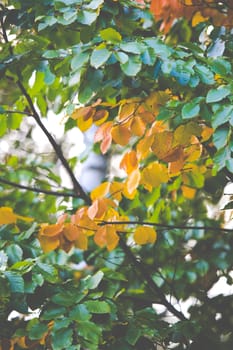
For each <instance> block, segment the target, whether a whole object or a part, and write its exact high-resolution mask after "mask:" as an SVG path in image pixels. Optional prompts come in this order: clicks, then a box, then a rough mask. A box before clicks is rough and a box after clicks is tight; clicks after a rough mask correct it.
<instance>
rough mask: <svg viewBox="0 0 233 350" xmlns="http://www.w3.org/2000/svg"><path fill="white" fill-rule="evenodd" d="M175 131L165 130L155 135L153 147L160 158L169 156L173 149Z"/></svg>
mask: <svg viewBox="0 0 233 350" xmlns="http://www.w3.org/2000/svg"><path fill="white" fill-rule="evenodd" d="M172 143H173V133H172V132H171V131H163V132H159V133H156V134H155V135H154V142H153V143H152V145H151V149H152V151H153V152H154V154H155V155H156V157H157V158H158V159H163V158H164V157H167V156H168V155H169V154H170V153H171V151H172V150H173V146H172Z"/></svg>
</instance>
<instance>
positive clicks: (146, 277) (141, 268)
mask: <svg viewBox="0 0 233 350" xmlns="http://www.w3.org/2000/svg"><path fill="white" fill-rule="evenodd" d="M120 247H121V248H122V250H123V252H124V253H125V255H126V256H127V257H128V259H129V260H130V261H131V262H132V263H133V265H134V266H135V267H136V272H137V273H138V274H139V275H140V277H141V278H142V280H143V281H145V282H146V284H147V285H148V287H149V288H150V290H151V291H152V292H153V293H154V294H155V295H156V297H158V298H159V301H160V303H161V304H162V305H164V306H165V307H166V308H167V310H168V311H170V312H171V313H172V314H173V315H174V316H176V317H177V318H178V319H179V320H182V321H185V320H186V317H185V316H184V315H183V314H182V312H180V311H178V310H177V309H176V308H175V307H174V306H173V305H172V304H171V303H169V301H168V300H167V299H166V297H165V295H164V294H163V292H162V289H161V288H160V287H158V286H157V284H155V282H154V281H153V279H152V277H151V275H150V274H149V273H148V270H147V268H146V266H145V265H144V264H143V263H142V261H139V260H138V259H137V258H136V257H135V255H134V254H133V253H132V251H131V249H130V248H129V246H128V245H127V244H126V243H125V241H124V240H123V239H122V238H120Z"/></svg>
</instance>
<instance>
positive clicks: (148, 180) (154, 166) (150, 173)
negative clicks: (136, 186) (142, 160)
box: [141, 162, 169, 191]
mask: <svg viewBox="0 0 233 350" xmlns="http://www.w3.org/2000/svg"><path fill="white" fill-rule="evenodd" d="M168 180H169V175H168V169H167V168H166V166H165V165H163V164H159V163H157V162H154V163H151V164H149V165H148V166H147V167H146V168H144V169H143V171H142V174H141V183H142V184H143V185H144V187H145V188H146V189H148V190H149V191H151V190H152V188H153V187H158V186H160V185H161V184H162V183H166V182H168Z"/></svg>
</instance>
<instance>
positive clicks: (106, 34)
mask: <svg viewBox="0 0 233 350" xmlns="http://www.w3.org/2000/svg"><path fill="white" fill-rule="evenodd" d="M100 36H101V38H102V39H103V40H106V41H109V42H110V43H113V44H117V43H119V42H121V40H122V37H121V34H120V33H119V32H118V31H117V30H115V29H113V28H106V29H103V30H101V31H100Z"/></svg>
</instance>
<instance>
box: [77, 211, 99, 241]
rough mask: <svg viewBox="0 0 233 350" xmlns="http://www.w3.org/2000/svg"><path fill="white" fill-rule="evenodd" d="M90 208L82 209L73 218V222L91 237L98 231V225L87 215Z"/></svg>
mask: <svg viewBox="0 0 233 350" xmlns="http://www.w3.org/2000/svg"><path fill="white" fill-rule="evenodd" d="M87 210H88V208H87V207H82V208H80V209H78V210H77V211H76V213H75V214H74V215H72V216H71V222H72V224H74V225H77V226H78V227H79V228H81V229H82V230H83V233H85V234H86V235H87V236H91V235H93V234H94V233H95V231H96V230H97V229H98V226H97V224H96V223H95V222H94V221H93V220H91V219H90V218H89V216H88V213H87Z"/></svg>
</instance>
